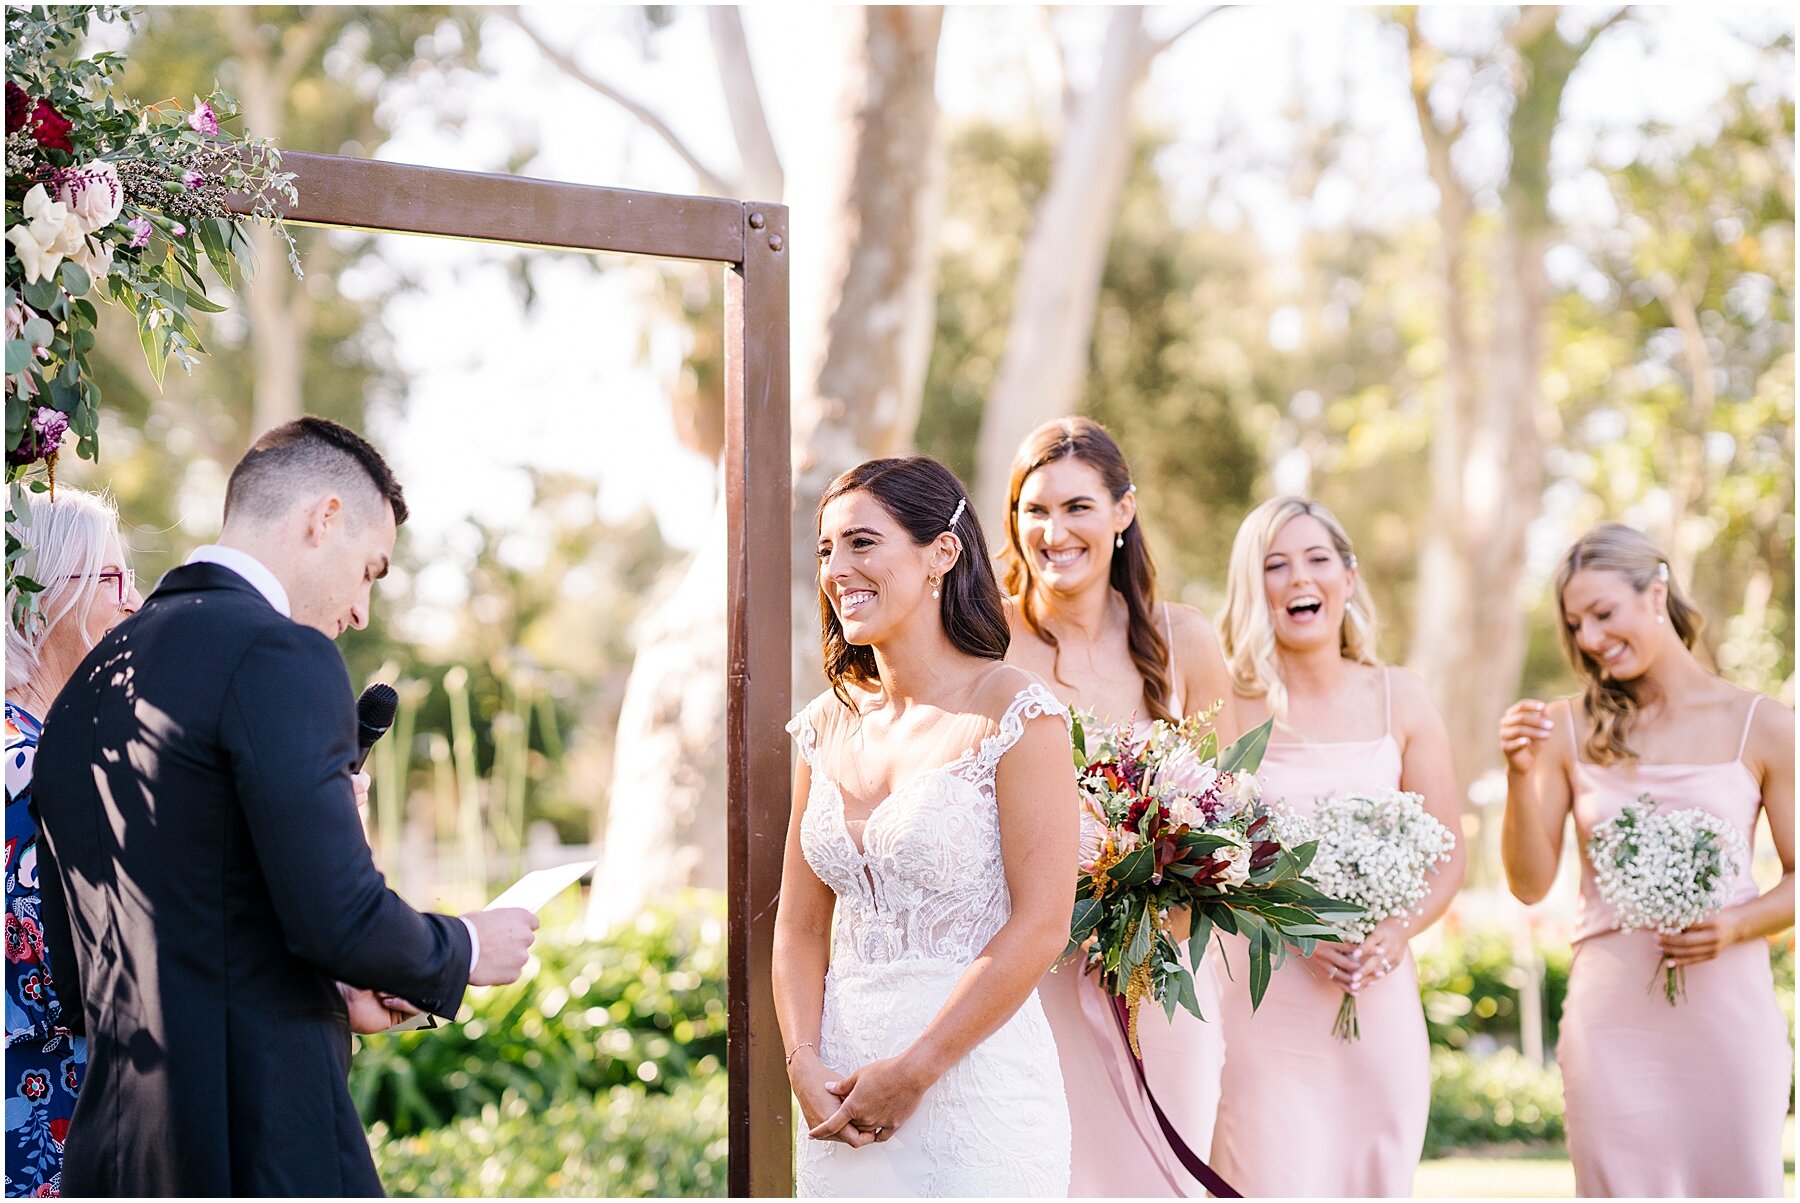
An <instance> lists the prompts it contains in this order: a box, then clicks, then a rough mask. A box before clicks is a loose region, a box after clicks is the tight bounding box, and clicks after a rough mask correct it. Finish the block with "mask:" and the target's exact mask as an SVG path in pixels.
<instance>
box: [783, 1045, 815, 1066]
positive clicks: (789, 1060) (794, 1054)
mask: <svg viewBox="0 0 1800 1203" xmlns="http://www.w3.org/2000/svg"><path fill="white" fill-rule="evenodd" d="M817 1047H818V1046H817V1045H816V1044H814V1043H813V1042H812V1041H810V1040H808V1041H807V1042H806V1043H805V1044H796V1045H795V1046H794V1051H793V1052H791V1053H789V1054H788V1055H787V1063H788V1064H789V1065H792V1064H793V1063H794V1058H795V1057H798V1056H799V1055H800V1050H801V1049H803V1048H817Z"/></svg>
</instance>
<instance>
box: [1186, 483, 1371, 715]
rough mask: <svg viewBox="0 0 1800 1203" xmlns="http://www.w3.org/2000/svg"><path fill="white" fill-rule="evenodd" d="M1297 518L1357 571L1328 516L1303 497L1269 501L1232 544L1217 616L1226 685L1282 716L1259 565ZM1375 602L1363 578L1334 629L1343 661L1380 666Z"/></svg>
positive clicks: (1344, 538) (1283, 702)
mask: <svg viewBox="0 0 1800 1203" xmlns="http://www.w3.org/2000/svg"><path fill="white" fill-rule="evenodd" d="M1302 515H1304V516H1306V517H1310V518H1314V519H1317V520H1318V523H1319V525H1321V526H1323V527H1324V528H1325V533H1326V534H1327V535H1329V536H1330V537H1331V545H1332V547H1333V548H1335V549H1336V551H1337V554H1338V558H1339V559H1340V560H1342V561H1343V563H1344V567H1345V568H1355V567H1356V553H1355V551H1353V550H1352V549H1351V546H1350V536H1349V535H1347V534H1345V533H1344V526H1343V524H1342V523H1341V522H1339V521H1338V520H1337V518H1336V517H1335V516H1334V515H1333V514H1332V512H1331V511H1330V510H1328V509H1326V508H1325V507H1324V506H1322V505H1320V504H1319V503H1318V502H1316V501H1311V500H1308V499H1307V498H1305V497H1293V496H1288V497H1272V498H1270V499H1269V500H1268V501H1265V502H1263V503H1262V504H1261V505H1259V506H1257V507H1256V508H1255V509H1253V510H1251V511H1250V513H1249V515H1248V516H1247V517H1245V519H1244V521H1243V523H1242V525H1240V526H1239V527H1238V531H1237V537H1236V538H1235V539H1233V540H1232V543H1231V567H1230V569H1229V570H1228V571H1227V573H1226V577H1225V609H1224V611H1223V612H1222V613H1220V615H1219V644H1220V647H1221V648H1222V649H1223V650H1224V652H1225V664H1226V666H1227V667H1228V668H1230V670H1231V683H1232V685H1233V687H1234V688H1236V690H1237V691H1238V692H1239V693H1241V694H1243V695H1244V696H1245V697H1252V698H1255V697H1265V698H1267V699H1268V705H1269V713H1270V714H1272V715H1274V716H1275V717H1276V718H1285V717H1286V716H1287V687H1286V686H1285V685H1283V684H1282V681H1281V660H1280V657H1279V656H1277V655H1276V649H1275V620H1274V618H1273V617H1272V616H1271V615H1270V613H1269V597H1268V594H1267V593H1266V592H1264V590H1263V561H1264V560H1265V559H1267V558H1268V555H1269V545H1270V544H1271V543H1273V542H1274V541H1275V536H1276V535H1277V534H1279V533H1280V532H1281V528H1282V527H1284V526H1286V525H1287V524H1288V523H1289V522H1291V521H1293V520H1294V519H1295V518H1299V517H1301V516H1302ZM1376 629H1377V627H1376V621H1375V599H1374V598H1373V597H1372V596H1371V595H1370V594H1369V587H1368V586H1367V585H1366V584H1364V583H1363V579H1362V577H1361V576H1360V575H1359V576H1357V578H1356V584H1355V585H1354V586H1353V587H1352V588H1351V590H1350V596H1349V598H1348V599H1347V601H1346V603H1345V605H1344V621H1343V624H1342V625H1341V626H1340V627H1339V628H1338V649H1339V652H1340V654H1342V655H1343V656H1344V658H1345V659H1347V660H1354V661H1356V662H1357V663H1359V664H1379V663H1380V661H1379V660H1377V659H1376V658H1375V635H1376Z"/></svg>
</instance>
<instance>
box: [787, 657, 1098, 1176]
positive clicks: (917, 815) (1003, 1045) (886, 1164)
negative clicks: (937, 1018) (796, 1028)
mask: <svg viewBox="0 0 1800 1203" xmlns="http://www.w3.org/2000/svg"><path fill="white" fill-rule="evenodd" d="M837 705H838V703H837V702H836V700H835V699H834V698H833V697H832V696H831V695H830V694H826V695H824V697H822V698H821V699H819V700H818V701H816V702H814V703H813V704H812V705H810V706H808V707H807V708H806V709H805V710H802V711H801V712H800V713H799V714H798V715H796V716H795V717H794V720H793V721H792V722H791V723H789V724H788V730H789V731H790V732H792V733H793V735H794V737H795V739H796V740H798V741H799V744H800V753H801V755H802V756H804V757H805V758H806V762H807V764H808V765H809V766H811V769H812V788H811V792H810V794H809V795H808V797H807V803H806V815H805V818H804V819H803V821H802V823H801V828H800V846H801V849H802V850H803V851H804V853H805V855H806V860H807V863H808V864H810V865H811V866H812V868H813V871H814V872H815V873H817V874H818V875H819V878H820V880H822V881H824V882H825V884H826V885H828V886H830V887H831V889H832V891H833V892H834V893H836V895H837V920H836V924H835V930H834V932H833V936H832V942H831V965H830V968H829V970H828V971H827V972H826V975H825V1009H824V1015H823V1025H822V1027H821V1029H820V1036H819V1056H820V1058H821V1059H822V1060H823V1061H824V1063H825V1064H826V1065H827V1066H829V1067H830V1068H832V1069H834V1070H837V1071H839V1072H843V1073H848V1072H850V1071H851V1070H853V1069H855V1068H857V1067H858V1066H861V1065H866V1064H868V1063H869V1062H871V1061H876V1060H880V1059H882V1058H885V1057H892V1056H895V1055H896V1054H898V1053H900V1052H901V1051H902V1050H904V1049H905V1048H906V1047H907V1045H909V1044H910V1043H911V1042H912V1041H913V1040H915V1039H916V1038H917V1037H918V1036H919V1034H920V1033H921V1032H922V1031H924V1029H925V1025H926V1024H927V1023H929V1022H930V1021H931V1019H932V1017H933V1016H934V1015H936V1014H937V1012H938V1010H939V1009H940V1008H941V1007H942V1006H943V1004H944V1001H945V1000H946V999H947V998H948V997H949V995H950V990H951V988H952V987H953V986H954V985H955V984H956V982H957V979H958V978H960V977H961V976H962V975H963V973H964V971H965V970H967V969H968V967H969V965H970V964H971V963H972V962H973V961H974V960H975V957H976V956H977V954H979V953H980V951H981V949H982V948H983V947H984V946H985V945H986V944H987V943H988V941H989V940H991V939H992V938H993V936H994V934H995V933H996V932H998V931H999V930H1000V928H1001V926H1002V925H1003V924H1004V923H1005V922H1006V920H1007V918H1008V916H1010V915H1011V913H1012V896H1011V894H1010V893H1009V891H1008V890H1007V887H1006V874H1005V868H1004V865H1003V864H1002V862H1001V858H1000V823H999V815H998V813H997V811H996V809H995V800H994V774H995V772H996V770H997V769H998V767H999V763H1000V758H1001V757H1002V756H1003V755H1005V753H1006V751H1007V749H1009V748H1011V747H1012V746H1013V745H1014V744H1015V743H1017V742H1018V740H1019V737H1020V735H1021V734H1022V733H1023V732H1024V728H1025V723H1026V721H1027V720H1028V719H1031V718H1035V717H1037V716H1038V715H1042V714H1055V715H1059V716H1062V717H1063V718H1064V720H1065V721H1066V720H1067V717H1068V716H1067V712H1066V711H1065V710H1064V709H1063V706H1062V704H1061V703H1060V702H1058V701H1057V700H1056V698H1055V697H1054V696H1053V695H1052V694H1051V693H1050V692H1049V690H1047V689H1045V688H1044V687H1043V686H1042V685H1039V684H1035V683H1034V684H1031V685H1028V686H1026V687H1025V688H1024V689H1021V690H1020V691H1019V693H1018V695H1017V696H1016V697H1014V698H1013V701H1012V704H1011V705H1010V706H1008V707H1007V709H1006V713H1005V714H1004V715H1003V716H1002V718H1001V720H1000V726H999V730H998V731H997V732H995V733H994V734H992V735H990V736H988V737H987V738H985V739H982V740H981V741H980V743H979V744H978V745H977V746H975V747H973V748H970V749H969V750H968V751H967V752H965V753H964V754H963V755H961V756H960V757H958V758H957V759H955V760H953V761H951V762H950V763H949V764H946V765H943V766H941V767H938V768H933V769H927V770H925V771H924V772H921V773H919V774H917V775H915V776H913V777H911V778H909V779H907V780H906V781H905V782H903V783H902V784H901V785H899V786H898V787H897V788H896V789H895V790H894V791H893V793H891V794H890V795H889V796H888V797H887V799H886V800H884V801H883V802H882V803H881V804H880V805H879V806H878V807H876V808H875V810H874V812H873V813H872V814H871V815H870V817H869V820H868V822H867V823H866V824H865V826H864V832H863V839H864V846H865V850H864V851H859V850H858V849H857V846H856V843H855V841H854V840H853V839H852V838H851V836H850V833H849V830H848V828H847V827H846V826H845V824H844V801H843V795H842V793H841V792H840V791H839V789H838V786H837V785H836V783H834V782H833V781H832V780H831V779H830V778H829V777H828V776H827V774H826V773H825V772H824V770H823V769H822V768H821V760H822V757H821V755H820V745H819V736H818V733H817V732H818V730H819V726H820V724H819V723H818V722H817V721H816V719H815V715H816V714H818V713H819V712H820V711H821V710H822V708H824V707H836V706H837ZM796 1144H797V1154H798V1155H797V1163H798V1182H797V1185H798V1193H799V1194H800V1195H802V1196H828V1195H863V1196H867V1195H902V1196H913V1197H942V1196H959V1195H960V1196H994V1195H1007V1196H1021V1195H1035V1196H1060V1195H1066V1194H1067V1193H1068V1188H1069V1108H1068V1102H1067V1099H1066V1098H1065V1097H1064V1094H1063V1080H1062V1072H1061V1069H1060V1067H1059V1066H1058V1063H1057V1057H1056V1043H1055V1041H1054V1040H1053V1039H1052V1037H1051V1034H1050V1026H1049V1024H1048V1023H1047V1022H1046V1021H1045V1019H1044V1011H1043V1008H1042V1007H1041V1006H1040V1005H1039V1003H1038V998H1037V994H1036V993H1035V992H1034V993H1033V994H1032V995H1031V996H1030V997H1029V998H1027V999H1026V1000H1025V1003H1024V1005H1023V1006H1021V1007H1020V1008H1019V1009H1018V1011H1017V1012H1016V1013H1014V1015H1013V1016H1012V1018H1010V1019H1008V1020H1007V1021H1006V1023H1005V1024H1004V1025H1002V1026H1001V1027H1000V1029H999V1030H998V1031H996V1032H995V1033H994V1034H993V1035H991V1036H989V1037H988V1038H987V1039H986V1040H984V1041H982V1042H981V1043H980V1044H979V1045H977V1046H976V1047H975V1049H974V1050H973V1051H972V1052H970V1053H969V1055H968V1056H966V1057H964V1058H963V1059H962V1060H961V1061H959V1062H957V1063H956V1064H955V1065H954V1066H952V1067H951V1069H950V1071H949V1072H948V1073H947V1074H945V1075H944V1076H943V1077H942V1078H941V1079H939V1080H938V1081H937V1082H936V1083H935V1084H934V1085H933V1086H932V1087H931V1088H930V1089H929V1090H927V1091H926V1093H925V1096H924V1099H923V1100H922V1101H921V1102H920V1104H919V1108H918V1110H917V1111H915V1112H914V1113H913V1114H912V1117H911V1118H910V1119H908V1120H907V1122H906V1123H905V1124H904V1125H903V1126H902V1127H901V1128H900V1130H899V1131H898V1132H896V1133H895V1134H894V1135H893V1136H892V1137H890V1138H889V1139H888V1140H886V1141H882V1142H876V1143H873V1144H868V1145H865V1146H863V1147H862V1148H860V1149H853V1148H851V1147H850V1146H849V1145H846V1144H844V1143H842V1142H840V1141H818V1140H811V1139H809V1138H808V1137H807V1135H806V1130H805V1126H804V1124H802V1125H801V1126H800V1130H799V1134H798V1138H797V1141H796Z"/></svg>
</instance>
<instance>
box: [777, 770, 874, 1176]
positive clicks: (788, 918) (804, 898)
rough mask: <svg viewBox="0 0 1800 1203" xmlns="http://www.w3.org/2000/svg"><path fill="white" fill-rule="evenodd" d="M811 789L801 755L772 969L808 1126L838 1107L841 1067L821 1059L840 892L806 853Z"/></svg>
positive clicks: (854, 1135) (792, 1076)
mask: <svg viewBox="0 0 1800 1203" xmlns="http://www.w3.org/2000/svg"><path fill="white" fill-rule="evenodd" d="M811 789H812V766H811V765H809V764H807V763H806V760H805V758H804V757H802V758H800V760H799V762H798V763H797V764H796V766H795V768H794V806H793V810H792V811H791V813H790V814H789V817H788V832H787V849H786V852H785V853H784V854H783V858H782V863H781V898H780V900H779V901H778V902H777V903H776V906H775V946H774V949H773V951H772V954H771V956H770V972H769V976H770V978H771V985H772V987H773V989H774V993H775V1020H776V1022H777V1023H778V1024H780V1026H781V1040H782V1048H783V1049H784V1050H785V1051H786V1052H787V1053H789V1054H791V1055H790V1057H789V1059H788V1078H789V1080H790V1081H791V1082H792V1083H793V1087H794V1097H795V1098H796V1099H798V1100H799V1101H800V1110H801V1112H802V1114H804V1115H805V1116H806V1120H807V1125H808V1126H809V1127H810V1126H812V1125H814V1124H817V1123H818V1122H819V1121H820V1120H822V1119H824V1118H825V1117H826V1116H827V1115H830V1114H831V1113H832V1111H833V1110H835V1109H836V1107H837V1099H836V1098H835V1097H834V1096H833V1095H832V1094H831V1092H830V1091H828V1090H826V1089H825V1083H826V1082H828V1081H831V1080H832V1079H834V1078H836V1077H837V1072H836V1071H835V1070H833V1069H831V1068H830V1067H828V1066H826V1064H825V1063H824V1062H823V1061H822V1060H820V1058H819V1026H820V1023H821V1020H822V1017H823V1014H824V1010H825V968H826V966H827V964H829V962H830V960H831V915H832V911H833V910H834V909H835V908H836V906H837V895H835V894H833V893H832V892H831V887H830V886H828V885H826V884H825V883H824V882H822V881H820V880H819V876H818V874H816V873H814V872H813V870H812V866H811V865H809V864H807V863H806V857H805V855H804V854H802V852H801V851H800V822H801V820H802V819H803V818H804V817H805V815H806V799H807V795H808V793H810V792H811ZM840 1139H842V1140H844V1141H845V1142H846V1143H849V1144H857V1145H860V1144H867V1143H868V1140H869V1138H868V1137H867V1136H866V1135H864V1134H863V1133H862V1132H860V1131H858V1130H857V1129H855V1128H853V1127H850V1128H846V1129H845V1130H844V1132H843V1133H842V1135H841V1136H840Z"/></svg>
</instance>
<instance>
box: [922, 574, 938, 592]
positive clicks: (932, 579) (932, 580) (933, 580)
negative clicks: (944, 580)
mask: <svg viewBox="0 0 1800 1203" xmlns="http://www.w3.org/2000/svg"><path fill="white" fill-rule="evenodd" d="M925 581H926V583H927V584H929V585H930V586H931V596H933V597H937V596H938V578H937V574H936V573H935V572H934V573H932V574H931V575H930V576H928V577H926V578H925Z"/></svg>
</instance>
